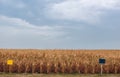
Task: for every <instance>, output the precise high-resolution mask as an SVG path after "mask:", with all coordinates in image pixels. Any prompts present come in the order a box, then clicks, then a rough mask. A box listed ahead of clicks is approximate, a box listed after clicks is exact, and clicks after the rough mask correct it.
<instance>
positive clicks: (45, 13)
mask: <svg viewBox="0 0 120 77" xmlns="http://www.w3.org/2000/svg"><path fill="white" fill-rule="evenodd" d="M119 33H120V0H0V48H32V49H35V48H40V49H46V48H47V49H49V48H52V49H54V48H58V49H61V48H64V49H68V48H70V49H73V48H76V49H120V34H119Z"/></svg>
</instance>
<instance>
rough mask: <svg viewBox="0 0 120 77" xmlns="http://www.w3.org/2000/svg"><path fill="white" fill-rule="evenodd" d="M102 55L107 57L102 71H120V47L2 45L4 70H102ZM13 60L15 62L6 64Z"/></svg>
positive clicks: (0, 55)
mask: <svg viewBox="0 0 120 77" xmlns="http://www.w3.org/2000/svg"><path fill="white" fill-rule="evenodd" d="M99 58H105V59H106V64H104V65H103V73H105V74H111V73H112V74H118V73H120V50H37V49H36V50H34V49H24V50H22V49H0V72H3V73H9V72H10V73H42V74H43V73H57V74H58V73H62V74H63V73H65V74H66V73H71V74H73V73H80V74H99V73H100V64H99V63H98V60H99ZM7 60H13V65H7Z"/></svg>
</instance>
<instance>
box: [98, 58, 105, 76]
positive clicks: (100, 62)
mask: <svg viewBox="0 0 120 77" xmlns="http://www.w3.org/2000/svg"><path fill="white" fill-rule="evenodd" d="M105 62H106V60H105V59H104V58H100V59H99V64H100V65H101V72H100V74H101V75H102V74H103V64H105Z"/></svg>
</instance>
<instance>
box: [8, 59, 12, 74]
mask: <svg viewBox="0 0 120 77" xmlns="http://www.w3.org/2000/svg"><path fill="white" fill-rule="evenodd" d="M7 65H9V73H11V66H12V65H13V60H7Z"/></svg>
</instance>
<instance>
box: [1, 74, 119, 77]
mask: <svg viewBox="0 0 120 77" xmlns="http://www.w3.org/2000/svg"><path fill="white" fill-rule="evenodd" d="M0 77H120V74H103V75H102V76H101V75H100V74H0Z"/></svg>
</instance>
